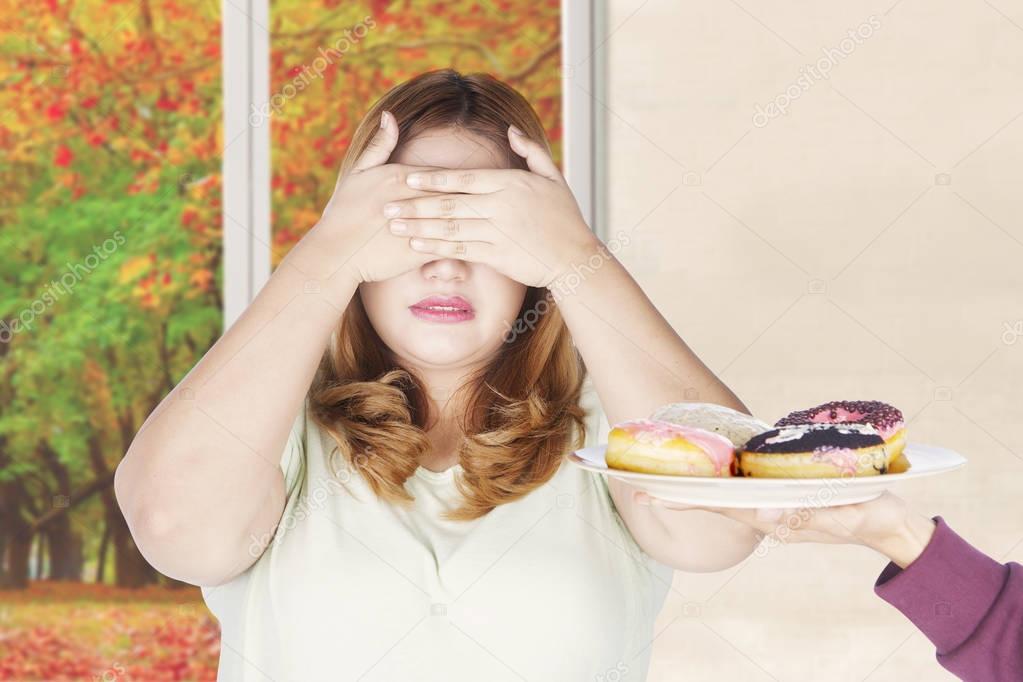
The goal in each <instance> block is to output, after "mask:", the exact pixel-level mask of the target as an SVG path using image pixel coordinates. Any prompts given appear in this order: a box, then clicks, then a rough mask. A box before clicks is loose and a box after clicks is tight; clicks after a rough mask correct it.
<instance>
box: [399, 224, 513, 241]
mask: <svg viewBox="0 0 1023 682" xmlns="http://www.w3.org/2000/svg"><path fill="white" fill-rule="evenodd" d="M390 230H391V234H396V235H401V236H406V237H422V238H425V239H445V240H448V241H474V242H493V238H492V236H493V230H494V228H493V226H492V225H491V224H490V221H489V220H484V219H481V218H396V219H394V220H392V221H391V223H390Z"/></svg>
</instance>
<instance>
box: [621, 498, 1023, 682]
mask: <svg viewBox="0 0 1023 682" xmlns="http://www.w3.org/2000/svg"><path fill="white" fill-rule="evenodd" d="M635 498H636V500H637V502H639V503H640V504H647V505H652V506H654V507H656V508H661V509H665V510H683V509H684V510H689V511H693V510H696V509H697V507H694V506H691V505H679V504H676V503H673V502H666V501H664V500H661V499H659V498H652V497H650V496H649V495H647V494H646V493H644V492H636V493H635ZM706 511H708V512H714V513H717V514H721V515H724V516H726V517H728V518H731V519H735V520H737V521H740V522H742V523H745V524H747V525H749V526H750V527H751V528H754V529H756V530H757V531H759V532H761V533H763V534H764V535H765V536H766V539H765V540H764V544H763V545H762V547H764V548H769V547H771V546H772V545H775V544H778V543H781V542H826V543H850V544H859V545H864V546H866V547H870V548H872V549H874V550H876V551H878V552H880V553H881V554H883V555H884V556H886V557H888V559H890V561H889V563H888V565H887V566H885V568H884V570H883V571H882V572H881V575H879V576H878V577H877V581H876V582H875V583H874V592H875V593H877V595H878V596H880V597H881V598H882V599H884V600H885V601H887V602H888V603H889V604H891V605H892V606H894V607H896V608H897V609H899V611H901V612H902V613H903V614H904V615H905V616H906V617H907V618H909V619H910V620H911V621H912V622H913V624H914V625H916V626H917V627H918V628H919V629H920V631H921V632H923V633H924V635H926V636H927V638H928V639H929V640H931V643H933V644H934V646H935V649H936V654H937V659H938V662H939V663H940V664H941V665H942V666H944V667H945V668H946V669H947V670H949V671H950V672H953V673H955V674H956V675H957V676H958V677H959V678H961V679H963V680H967V681H968V682H1014V681H1016V680H1023V565H1020V564H1018V563H1016V562H1009V563H1008V564H1000V563H998V562H997V561H995V560H994V559H992V558H991V557H989V556H987V555H985V554H983V553H982V552H980V551H978V550H977V549H976V548H975V547H973V546H972V545H970V544H969V543H968V542H966V540H964V539H963V538H961V537H960V536H959V535H958V534H957V533H956V532H955V531H953V530H952V529H951V528H950V527H949V526H948V524H947V523H946V522H945V520H944V519H943V518H942V517H940V516H936V517H934V518H928V517H926V516H924V515H923V514H920V513H918V512H914V511H913V510H912V509H910V508H909V507H908V506H907V505H906V503H905V502H904V501H903V500H902V499H901V498H899V497H896V496H895V495H892V494H891V493H887V492H886V493H884V494H883V495H881V497H879V498H877V499H876V500H871V501H870V502H863V503H860V504H850V505H844V506H840V507H825V508H819V509H798V510H797V509H784V510H783V509H756V510H754V509H723V508H706ZM758 551H759V550H758Z"/></svg>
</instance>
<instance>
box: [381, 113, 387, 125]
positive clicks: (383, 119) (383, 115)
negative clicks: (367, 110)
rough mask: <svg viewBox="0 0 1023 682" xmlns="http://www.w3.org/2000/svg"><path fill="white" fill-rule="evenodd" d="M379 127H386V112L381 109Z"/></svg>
mask: <svg viewBox="0 0 1023 682" xmlns="http://www.w3.org/2000/svg"><path fill="white" fill-rule="evenodd" d="M380 127H381V128H386V127H387V112H386V111H381V112H380Z"/></svg>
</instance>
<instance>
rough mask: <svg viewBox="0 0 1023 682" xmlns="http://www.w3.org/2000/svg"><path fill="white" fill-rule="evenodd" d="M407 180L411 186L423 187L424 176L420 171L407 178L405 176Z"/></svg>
mask: <svg viewBox="0 0 1023 682" xmlns="http://www.w3.org/2000/svg"><path fill="white" fill-rule="evenodd" d="M405 182H406V183H407V184H408V186H409V187H422V185H423V176H422V174H420V173H412V174H411V175H409V176H408V177H407V178H405Z"/></svg>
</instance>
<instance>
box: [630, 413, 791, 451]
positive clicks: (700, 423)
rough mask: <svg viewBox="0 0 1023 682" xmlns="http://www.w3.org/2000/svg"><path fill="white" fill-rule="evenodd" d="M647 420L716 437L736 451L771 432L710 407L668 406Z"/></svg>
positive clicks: (758, 423) (745, 417)
mask: <svg viewBox="0 0 1023 682" xmlns="http://www.w3.org/2000/svg"><path fill="white" fill-rule="evenodd" d="M650 418H651V419H653V420H656V421H665V422H671V423H672V424H679V425H681V426H693V427H696V428H698V429H704V430H705V431H713V432H714V433H719V434H721V435H722V436H724V437H725V438H727V439H728V440H729V441H731V443H732V445H733V446H735V447H736V448H741V447H742V446H743V445H745V444H746V441H748V440H749V439H750V438H752V437H753V436H755V435H757V434H758V433H763V432H764V431H767V430H769V429H770V428H771V425H770V424H768V423H767V422H763V421H760V420H759V419H757V418H756V417H751V416H750V415H748V414H745V413H743V412H739V411H738V410H733V409H732V408H730V407H725V406H724V405H715V404H714V403H669V404H667V405H663V406H661V407H659V408H657V410H656V411H655V412H654V413H653V414H651V415H650Z"/></svg>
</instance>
